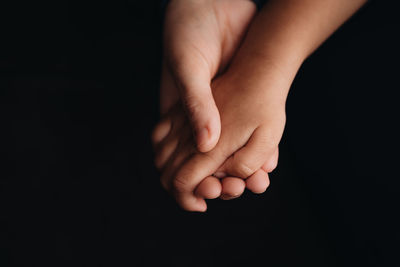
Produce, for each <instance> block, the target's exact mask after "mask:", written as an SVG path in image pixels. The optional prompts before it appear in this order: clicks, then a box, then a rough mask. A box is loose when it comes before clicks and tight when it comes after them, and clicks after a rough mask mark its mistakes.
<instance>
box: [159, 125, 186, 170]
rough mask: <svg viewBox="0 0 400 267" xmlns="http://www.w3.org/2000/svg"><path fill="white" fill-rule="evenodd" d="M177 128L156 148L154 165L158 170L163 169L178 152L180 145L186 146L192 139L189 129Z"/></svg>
mask: <svg viewBox="0 0 400 267" xmlns="http://www.w3.org/2000/svg"><path fill="white" fill-rule="evenodd" d="M181 128H182V127H176V128H175V129H174V130H172V131H171V133H170V134H169V135H168V136H167V137H166V138H165V139H164V140H163V141H162V142H161V143H159V145H158V146H157V147H156V150H155V159H154V163H155V166H156V167H157V168H158V169H163V168H164V167H165V164H166V163H167V161H168V159H169V158H170V157H171V156H172V154H173V153H174V152H175V151H176V150H177V148H178V144H179V143H182V144H185V143H186V142H187V141H188V140H189V139H190V138H191V133H190V129H189V128H188V127H183V130H179V129H181Z"/></svg>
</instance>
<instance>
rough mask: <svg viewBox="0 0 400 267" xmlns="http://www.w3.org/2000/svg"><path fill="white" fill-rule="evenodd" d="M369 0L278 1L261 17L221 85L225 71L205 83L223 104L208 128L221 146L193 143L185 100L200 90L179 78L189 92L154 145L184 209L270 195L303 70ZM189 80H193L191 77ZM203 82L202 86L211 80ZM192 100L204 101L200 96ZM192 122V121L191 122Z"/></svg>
mask: <svg viewBox="0 0 400 267" xmlns="http://www.w3.org/2000/svg"><path fill="white" fill-rule="evenodd" d="M216 1H217V0H216ZM197 2H200V1H197ZM232 2H235V1H232ZM238 2H239V0H238ZM365 2H366V1H365V0H352V1H348V0H270V1H269V2H268V3H267V4H266V6H264V8H263V9H262V10H261V11H260V12H259V14H257V16H256V18H255V19H254V21H253V22H252V24H251V26H250V27H249V29H248V33H247V35H246V37H245V39H244V41H243V43H242V44H241V45H240V47H239V45H238V44H237V45H236V46H232V47H234V48H237V47H238V48H237V53H236V54H234V53H228V54H230V55H231V56H233V59H232V60H230V61H229V60H228V62H230V64H229V65H228V66H227V69H226V71H225V72H223V73H221V74H220V75H219V76H218V77H217V78H215V79H214V80H213V79H212V78H213V77H214V76H215V75H216V74H217V73H218V70H219V69H220V68H219V67H215V68H214V70H215V71H214V72H211V74H210V76H207V79H205V78H204V79H203V81H205V80H207V81H208V82H209V88H210V89H209V90H210V91H211V92H212V96H213V98H212V100H209V101H210V102H211V103H212V104H213V103H215V104H216V107H217V113H218V114H219V115H220V116H219V117H218V118H220V119H219V122H220V124H218V121H214V122H213V124H211V125H209V126H207V127H208V128H207V129H211V130H210V131H209V132H210V133H213V132H214V133H215V132H216V133H217V134H216V135H217V139H216V140H217V142H215V140H214V139H212V138H214V137H212V138H211V139H212V142H210V143H211V145H205V146H204V147H201V146H200V147H199V144H203V145H204V144H206V143H207V142H205V141H204V140H201V138H199V135H198V134H197V135H195V136H196V138H194V139H193V138H192V135H191V132H192V128H193V129H195V132H196V129H198V128H196V127H198V125H196V121H195V120H193V116H191V115H193V112H190V111H189V112H187V111H188V109H187V104H188V103H190V101H189V102H188V101H187V100H188V99H186V98H185V97H186V96H187V95H188V94H190V92H189V91H190V90H192V91H193V90H195V89H187V88H189V87H190V86H189V87H187V86H183V87H182V86H181V83H180V82H179V81H178V82H177V81H176V79H177V77H176V76H175V77H174V80H175V83H174V84H175V85H176V84H180V85H178V87H179V86H181V89H179V90H177V92H178V97H177V98H175V103H172V102H174V101H171V102H170V104H169V106H168V107H167V108H165V109H164V110H163V111H164V115H165V116H164V118H163V120H162V121H161V122H160V123H159V124H158V125H157V126H156V128H155V131H154V134H153V142H154V144H155V147H156V154H157V160H158V167H159V168H160V170H161V171H162V176H161V183H162V184H163V186H164V187H165V188H166V190H167V191H169V192H170V193H171V194H172V195H173V196H174V197H175V199H176V201H177V203H178V204H179V205H180V206H181V207H182V208H183V209H185V210H188V211H200V212H202V211H205V210H206V209H207V204H206V202H205V199H211V198H216V197H220V196H222V197H223V198H225V199H229V198H234V197H238V196H240V195H241V193H242V192H243V191H244V188H245V187H247V188H248V189H249V190H251V191H253V192H255V193H261V192H263V191H265V189H266V188H267V187H268V185H269V179H268V172H270V171H272V170H273V169H274V168H275V166H276V164H277V158H278V154H277V153H278V145H279V141H280V139H281V136H282V133H283V130H284V125H285V102H286V98H287V94H288V91H289V88H290V86H291V83H292V81H293V79H294V77H295V75H296V73H297V71H298V69H299V67H300V66H301V64H302V63H303V61H304V60H305V59H306V58H307V57H308V56H309V55H310V54H311V53H312V52H313V51H314V50H315V49H317V48H318V47H319V46H320V45H321V43H322V42H323V41H324V40H326V39H327V38H328V37H329V36H330V35H331V34H332V33H333V32H334V31H335V30H336V29H337V28H338V27H340V26H341V25H342V24H343V23H344V22H345V21H346V20H347V19H348V18H349V17H351V16H352V15H353V14H354V13H355V12H356V11H357V10H358V9H359V8H360V7H361V6H362V5H363V4H365ZM250 19H251V18H250ZM246 28H247V27H243V29H244V30H246ZM241 36H243V34H242V35H241ZM202 54H204V53H202ZM218 63H219V64H220V63H221V61H219V62H218ZM193 64H196V63H193ZM217 66H218V64H217ZM170 67H171V66H170ZM225 67H226V66H224V67H223V68H222V69H224V68H225ZM181 69H182V68H181ZM204 69H205V68H204ZM209 69H210V68H209ZM164 73H165V71H164ZM200 73H201V72H200ZM183 76H184V75H183ZM189 76H190V75H189ZM189 76H186V78H185V79H188V80H190V79H189ZM164 77H165V75H164ZM200 77H201V78H199V80H202V76H201V75H200ZM204 77H206V76H204ZM210 77H211V78H210ZM209 78H210V79H209ZM196 80H197V78H196ZM199 80H197V81H196V82H195V83H194V84H202V83H203V82H201V81H199ZM211 81H212V82H211ZM163 83H166V79H165V78H164V79H163ZM186 84H189V82H186ZM171 87H172V86H171ZM199 87H200V86H199ZM199 87H198V88H199ZM182 88H183V89H182ZM190 88H195V86H192V87H190ZM198 90H199V89H198ZM204 91H206V90H204ZM188 92H189V93H188ZM179 96H181V97H179ZM161 97H162V98H163V97H165V95H164V96H163V94H161ZM190 99H191V100H193V99H196V94H192V95H191V97H190ZM179 100H183V101H182V102H183V103H184V105H183V107H184V108H182V105H181V104H180V103H181V102H180V101H179ZM211 106H212V105H211ZM184 110H186V112H185V111H184ZM196 112H197V114H202V115H201V116H204V117H205V118H207V116H209V115H210V114H214V115H215V110H214V109H213V108H210V107H208V109H203V108H201V106H200V108H199V109H197V110H196ZM207 112H208V113H207ZM187 114H189V115H187ZM214 115H213V116H214ZM214 117H215V116H214ZM188 120H189V121H190V124H189V123H184V122H185V121H188ZM215 125H217V126H215ZM214 126H215V128H213V127H214ZM209 136H210V134H208V137H209ZM211 136H212V134H211ZM215 144H216V145H215ZM210 148H211V149H210ZM201 151H202V152H201ZM215 173H217V174H220V173H224V175H223V177H222V178H221V179H219V178H216V177H214V176H212V174H215ZM216 176H218V175H216Z"/></svg>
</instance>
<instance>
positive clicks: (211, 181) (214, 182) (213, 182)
mask: <svg viewBox="0 0 400 267" xmlns="http://www.w3.org/2000/svg"><path fill="white" fill-rule="evenodd" d="M221 190H222V185H221V182H220V180H219V179H218V178H215V177H214V176H209V177H207V178H205V179H204V180H203V181H201V182H200V184H199V185H198V186H197V187H196V189H195V195H196V196H198V197H201V198H204V199H214V198H217V197H219V196H220V195H221Z"/></svg>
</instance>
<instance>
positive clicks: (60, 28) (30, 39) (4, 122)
mask: <svg viewBox="0 0 400 267" xmlns="http://www.w3.org/2000/svg"><path fill="white" fill-rule="evenodd" d="M395 2H396V1H375V2H371V3H370V4H369V5H367V6H366V7H365V8H363V9H362V10H361V11H360V12H359V13H358V14H357V15H356V16H354V17H353V18H352V19H351V20H350V21H349V22H348V23H347V24H346V25H345V26H344V27H343V28H342V29H340V30H339V31H338V32H337V33H336V34H335V35H334V36H332V37H331V38H330V39H329V40H328V41H327V42H326V43H325V44H324V45H323V46H322V47H321V48H320V49H319V50H318V51H317V52H316V53H315V54H314V55H312V56H311V57H310V58H309V59H308V60H307V61H306V62H305V64H304V65H303V67H302V68H301V70H300V71H299V74H298V76H297V78H296V80H295V82H294V84H293V87H292V89H291V93H290V95H289V99H288V103H287V113H288V122H287V127H286V131H285V134H284V137H283V139H282V144H281V146H280V149H281V156H280V163H279V167H278V168H277V170H275V171H274V173H273V174H272V175H271V187H270V188H269V189H268V190H267V192H266V193H264V194H263V195H260V196H256V195H253V194H250V193H247V192H246V193H245V195H244V196H243V197H242V198H240V199H237V200H233V201H228V202H227V201H221V200H214V201H210V202H209V211H208V212H207V213H205V214H193V213H187V212H184V211H181V210H180V209H179V208H178V207H177V206H176V204H175V203H174V201H173V200H172V199H171V198H170V197H169V196H168V195H167V194H166V193H165V192H164V191H163V190H162V188H161V186H160V185H159V182H158V173H157V171H156V170H155V168H154V167H153V164H152V156H153V155H152V150H151V145H150V140H149V134H150V132H151V129H152V127H153V125H154V124H155V123H156V121H157V119H158V107H157V103H158V94H157V90H158V89H157V88H158V84H159V69H160V58H161V51H160V48H161V40H160V32H161V18H160V16H159V15H160V14H159V12H158V5H157V4H156V3H155V2H152V1H133V0H132V1H109V2H108V3H102V2H97V1H85V2H84V3H83V2H80V1H76V2H72V1H54V2H53V3H37V2H31V3H30V4H28V5H25V4H24V5H22V3H17V2H13V6H7V7H6V6H3V7H2V8H1V9H0V10H1V13H2V14H1V21H0V22H1V29H2V32H1V46H2V48H1V53H0V108H1V112H0V114H1V115H0V116H1V118H2V119H1V132H2V138H1V143H0V144H1V148H0V149H1V152H2V153H1V154H2V155H4V159H3V160H2V167H1V173H0V175H1V178H0V190H1V191H0V216H1V217H0V218H1V236H0V249H1V250H0V253H1V254H0V266H44V265H45V264H51V265H52V266H239V265H240V266H254V265H256V264H259V265H261V266H400V261H399V259H398V257H399V256H398V254H399V245H398V242H399V239H400V233H399V229H398V225H399V220H398V218H397V217H398V213H399V181H398V179H399V175H398V168H397V167H398V159H399V156H398V151H399V145H398V137H399V132H398V130H397V127H396V126H397V124H398V122H399V119H398V115H399V103H398V98H397V91H398V90H399V89H400V88H399V85H398V77H399V74H398V70H399V67H398V64H399V62H400V61H399V47H400V46H399V41H398V38H397V37H398V34H399V14H398V9H397V5H396V3H395Z"/></svg>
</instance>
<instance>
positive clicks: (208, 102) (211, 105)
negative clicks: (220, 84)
mask: <svg viewBox="0 0 400 267" xmlns="http://www.w3.org/2000/svg"><path fill="white" fill-rule="evenodd" d="M209 76H210V75H201V74H200V73H199V72H197V73H188V72H187V71H184V72H181V73H180V74H179V75H174V79H175V82H176V84H177V87H178V88H179V91H180V96H181V100H182V103H183V106H184V109H185V110H186V113H187V115H188V118H189V121H190V123H191V126H192V129H193V132H194V137H195V140H196V144H197V148H198V150H199V151H200V152H208V151H210V150H211V149H213V148H214V147H215V145H216V144H217V143H218V139H219V137H220V133H221V120H220V115H219V112H218V108H217V106H216V104H215V101H214V97H213V95H212V90H211V85H210V83H211V79H210V78H209Z"/></svg>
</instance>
